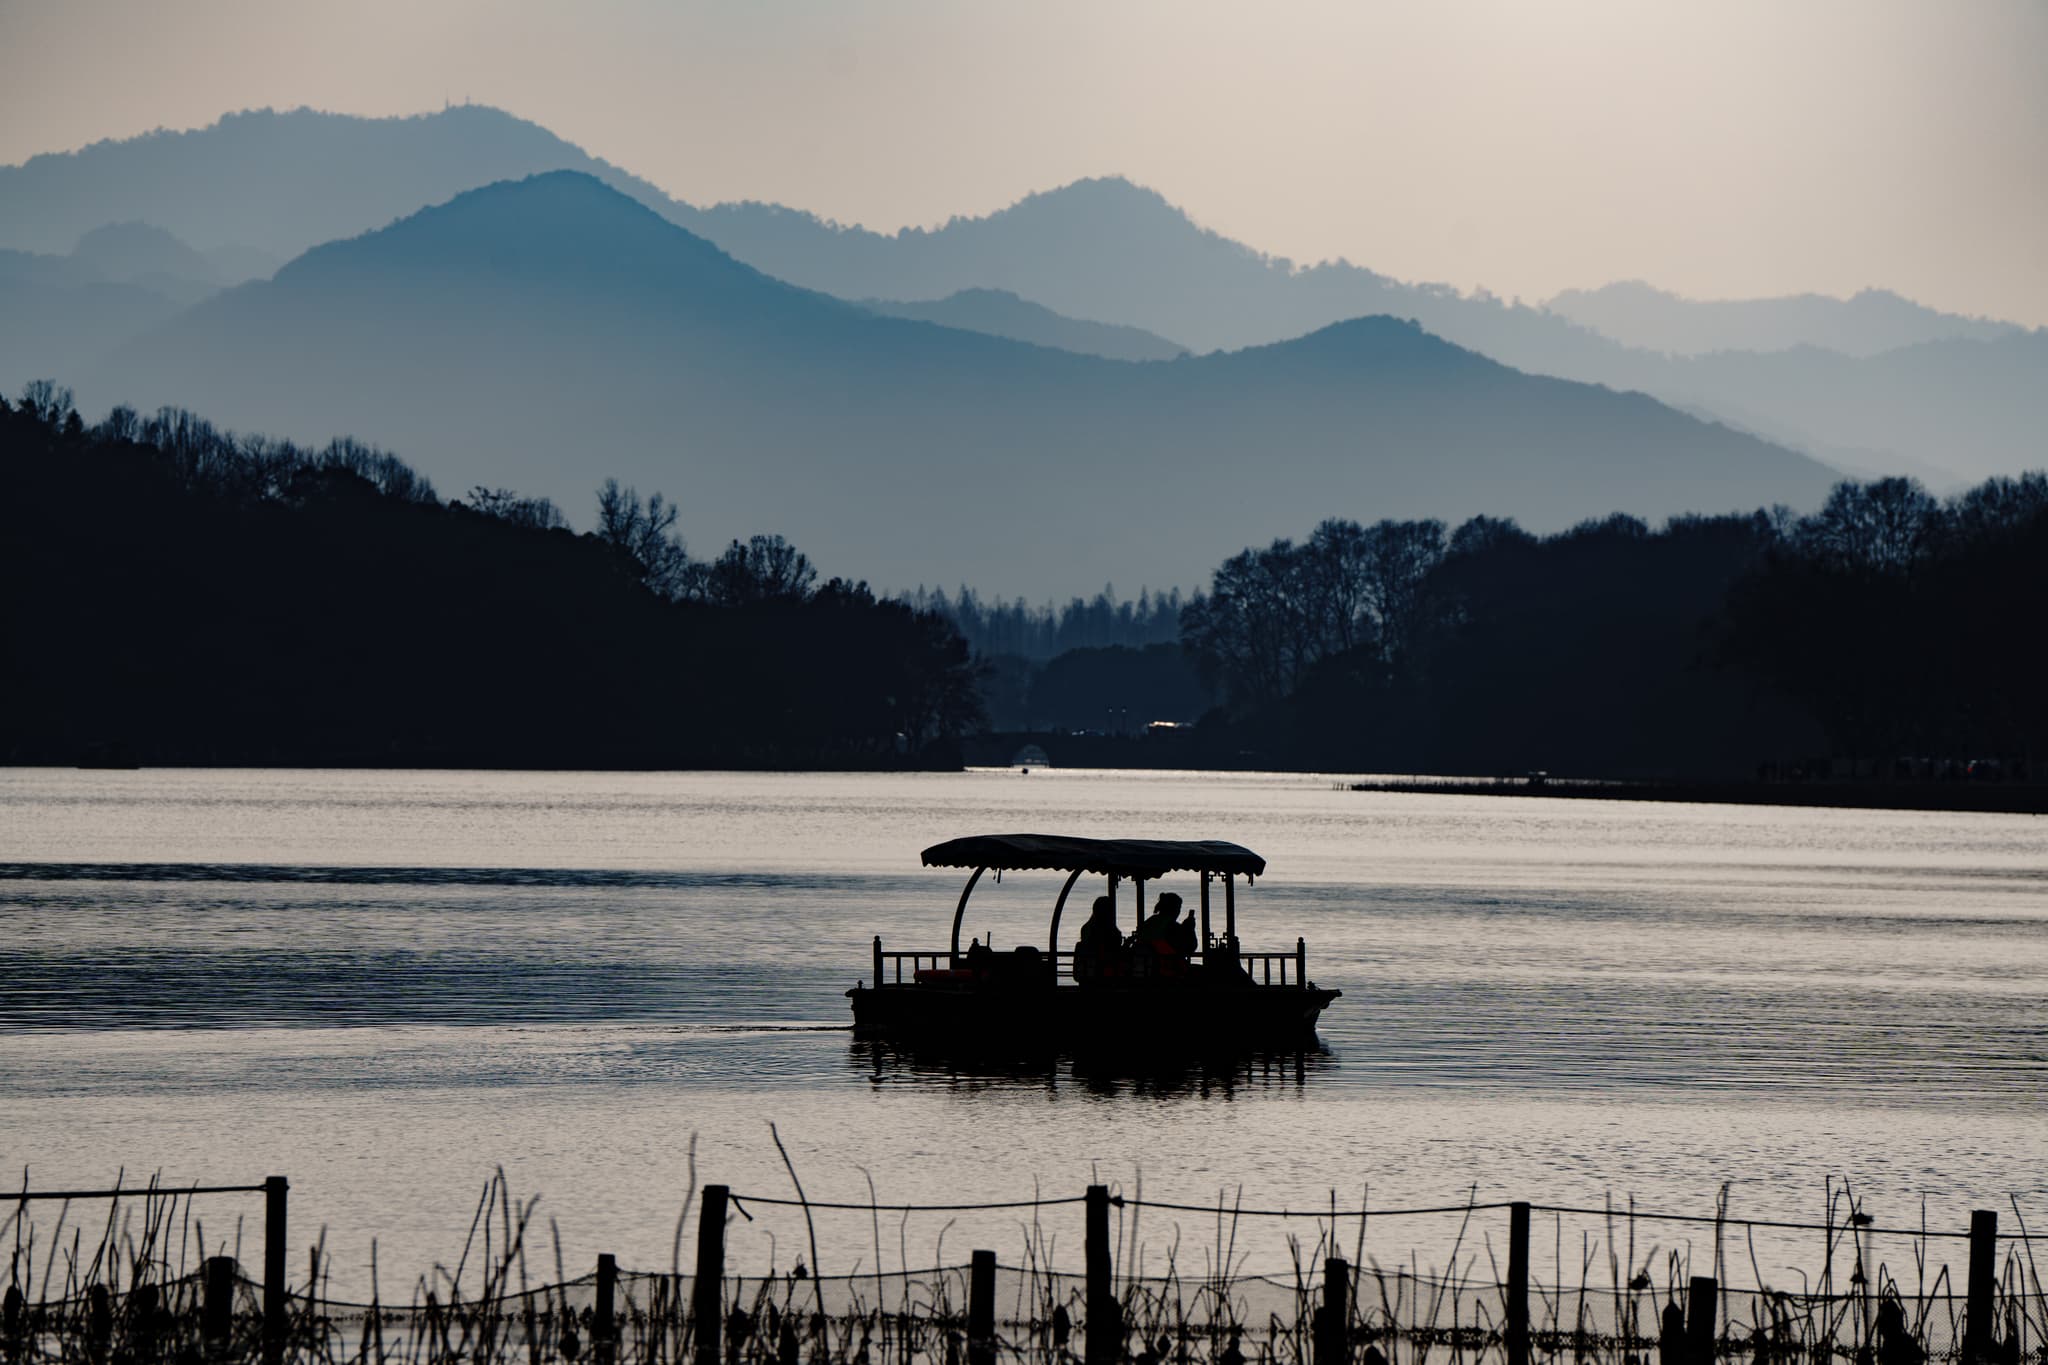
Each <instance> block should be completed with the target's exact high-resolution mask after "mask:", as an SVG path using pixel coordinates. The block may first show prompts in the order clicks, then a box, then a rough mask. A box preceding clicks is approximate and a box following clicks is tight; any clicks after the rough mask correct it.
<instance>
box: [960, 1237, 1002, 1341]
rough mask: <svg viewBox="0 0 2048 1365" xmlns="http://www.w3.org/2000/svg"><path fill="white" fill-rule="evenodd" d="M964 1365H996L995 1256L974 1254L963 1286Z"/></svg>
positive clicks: (991, 1254)
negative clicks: (965, 1338) (964, 1320)
mask: <svg viewBox="0 0 2048 1365" xmlns="http://www.w3.org/2000/svg"><path fill="white" fill-rule="evenodd" d="M967 1365H996V1254H995V1253H994V1252H993V1251H977V1252H975V1253H974V1268H973V1270H972V1272H971V1273H970V1274H969V1277H968V1284H967Z"/></svg>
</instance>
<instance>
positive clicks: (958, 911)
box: [946, 867, 988, 967]
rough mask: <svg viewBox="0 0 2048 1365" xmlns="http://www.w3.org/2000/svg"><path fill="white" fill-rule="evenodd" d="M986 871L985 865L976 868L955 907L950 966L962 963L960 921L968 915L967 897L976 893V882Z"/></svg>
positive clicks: (961, 891) (962, 889)
mask: <svg viewBox="0 0 2048 1365" xmlns="http://www.w3.org/2000/svg"><path fill="white" fill-rule="evenodd" d="M986 871H988V869H987V868H985V867H977V868H975V869H974V875H973V876H972V877H969V878H968V879H967V885H966V886H964V887H962V888H961V890H960V904H958V905H957V906H955V907H953V955H952V957H951V959H950V960H949V961H948V962H947V964H946V965H948V966H949V967H958V966H959V965H960V921H961V920H963V919H965V918H966V917H967V898H968V897H969V896H971V895H973V894H974V884H975V883H976V882H978V881H980V880H981V874H982V873H984V872H986Z"/></svg>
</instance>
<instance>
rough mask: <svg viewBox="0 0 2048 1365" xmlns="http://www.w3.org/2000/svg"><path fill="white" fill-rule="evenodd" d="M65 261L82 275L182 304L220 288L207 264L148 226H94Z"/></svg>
mask: <svg viewBox="0 0 2048 1365" xmlns="http://www.w3.org/2000/svg"><path fill="white" fill-rule="evenodd" d="M71 263H72V265H73V266H74V267H75V268H76V269H77V270H78V272H79V273H80V274H82V275H86V276H90V277H91V278H94V279H97V280H103V281H106V282H108V283H113V284H139V285H142V286H143V287H144V288H147V289H153V290H155V291H156V292H157V293H159V294H162V295H163V296H164V297H166V298H169V299H175V300H178V301H180V302H183V303H196V302H198V301H199V300H200V299H203V298H205V297H206V296H207V295H208V294H211V293H212V292H213V291H214V290H216V289H218V288H220V286H221V279H220V276H219V275H218V274H217V273H216V271H215V270H214V267H213V262H211V261H209V260H207V258H206V257H204V256H202V255H200V254H199V253H198V252H196V251H194V250H193V249H192V248H191V247H189V246H187V245H186V244H185V243H183V242H181V241H179V240H178V239H177V238H176V237H175V236H173V235H172V234H170V233H168V232H166V231H164V230H163V229H162V228H160V227H157V226H155V225H154V224H150V223H143V222H127V223H107V224H105V225H104V226H101V227H97V228H94V229H93V230H92V231H91V232H88V233H85V234H84V235H82V236H81V237H79V239H78V244H77V245H76V246H74V247H72V248H71Z"/></svg>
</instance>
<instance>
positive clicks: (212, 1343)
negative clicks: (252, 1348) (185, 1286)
mask: <svg viewBox="0 0 2048 1365" xmlns="http://www.w3.org/2000/svg"><path fill="white" fill-rule="evenodd" d="M236 1269H237V1267H236V1265H235V1258H234V1257H232V1256H209V1257H207V1258H206V1306H205V1307H204V1308H202V1309H200V1312H199V1334H200V1335H201V1336H202V1337H204V1338H205V1339H206V1345H207V1349H209V1350H213V1351H218V1350H220V1349H222V1348H223V1347H225V1346H226V1345H227V1341H228V1336H229V1334H230V1333H231V1332H233V1330H234V1325H235V1271H236Z"/></svg>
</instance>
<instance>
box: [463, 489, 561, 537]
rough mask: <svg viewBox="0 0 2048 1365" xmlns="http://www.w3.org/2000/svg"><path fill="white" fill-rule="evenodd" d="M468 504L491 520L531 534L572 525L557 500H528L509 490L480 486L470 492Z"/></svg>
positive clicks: (557, 529)
mask: <svg viewBox="0 0 2048 1365" xmlns="http://www.w3.org/2000/svg"><path fill="white" fill-rule="evenodd" d="M466 501H467V502H468V503H469V505H470V506H471V507H472V508H474V509H476V510H477V511H478V512H481V513H483V514H484V515H485V516H487V517H490V518H492V519H494V520H496V521H503V522H508V523H510V524H511V525H513V526H523V527H526V528H527V529H529V530H534V531H560V530H565V529H567V528H568V525H569V519H568V518H567V517H565V516H563V515H562V509H561V508H559V507H557V506H555V504H554V500H553V499H551V498H525V497H521V496H520V495H519V494H517V493H515V492H513V491H512V490H511V489H509V488H485V487H484V486H483V485H482V484H478V485H477V486H476V487H474V488H472V489H470V490H469V496H468V498H467V499H466Z"/></svg>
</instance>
